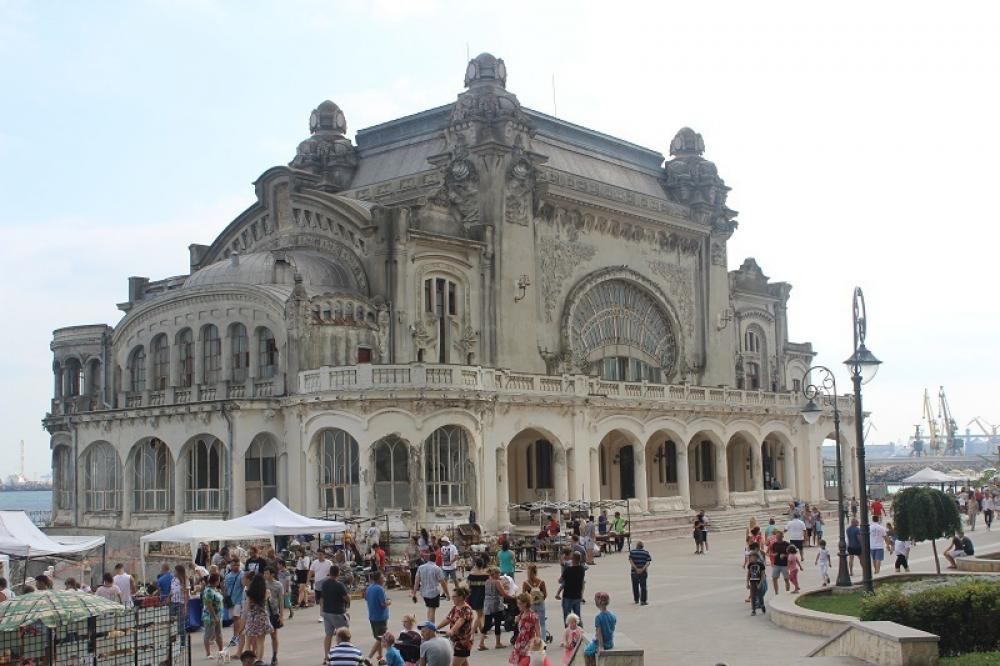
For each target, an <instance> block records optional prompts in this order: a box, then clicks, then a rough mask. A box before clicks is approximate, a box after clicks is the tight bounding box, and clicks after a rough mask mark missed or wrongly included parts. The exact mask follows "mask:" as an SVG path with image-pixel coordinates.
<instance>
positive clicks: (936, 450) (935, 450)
mask: <svg viewBox="0 0 1000 666" xmlns="http://www.w3.org/2000/svg"><path fill="white" fill-rule="evenodd" d="M922 420H923V421H925V422H926V423H927V437H928V444H929V445H930V451H929V453H930V454H931V455H939V454H940V453H941V441H940V440H939V439H938V424H937V419H936V418H935V417H934V409H933V408H932V407H931V394H930V392H929V391H928V390H927V389H924V414H923V417H922Z"/></svg>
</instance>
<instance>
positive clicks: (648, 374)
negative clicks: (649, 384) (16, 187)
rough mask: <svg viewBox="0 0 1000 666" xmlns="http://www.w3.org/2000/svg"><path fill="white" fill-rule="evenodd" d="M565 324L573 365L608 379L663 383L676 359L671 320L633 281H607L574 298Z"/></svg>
mask: <svg viewBox="0 0 1000 666" xmlns="http://www.w3.org/2000/svg"><path fill="white" fill-rule="evenodd" d="M567 317H568V319H567V320H566V324H565V325H566V326H568V327H569V330H568V333H569V338H570V345H571V346H572V351H573V357H574V359H575V361H574V363H575V364H576V365H578V366H580V369H581V370H586V371H590V372H592V373H594V374H598V375H600V376H602V377H604V378H606V379H612V380H627V381H642V380H646V381H653V382H659V381H662V380H663V375H666V376H667V378H669V377H670V375H671V374H672V373H673V371H674V369H675V367H676V364H677V357H678V346H677V337H676V332H675V330H674V326H673V324H672V323H671V319H670V317H669V315H668V314H667V312H666V310H665V309H664V307H663V306H662V305H661V304H660V302H659V301H658V299H657V298H656V297H655V296H654V295H653V294H652V293H651V292H650V291H649V290H647V289H645V288H643V287H642V286H640V285H639V284H637V283H635V282H633V281H632V280H626V279H620V278H616V279H607V280H603V281H601V282H598V283H597V284H595V285H593V286H592V287H590V288H589V289H587V290H586V291H584V292H583V293H582V294H580V295H579V296H578V297H574V299H573V301H572V304H571V307H570V309H569V310H568V314H567Z"/></svg>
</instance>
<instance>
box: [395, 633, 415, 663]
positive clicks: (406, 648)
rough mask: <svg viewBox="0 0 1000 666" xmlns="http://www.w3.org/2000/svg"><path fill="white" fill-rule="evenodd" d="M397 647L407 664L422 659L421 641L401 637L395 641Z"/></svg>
mask: <svg viewBox="0 0 1000 666" xmlns="http://www.w3.org/2000/svg"><path fill="white" fill-rule="evenodd" d="M393 645H395V647H396V649H397V650H399V654H400V656H401V657H403V661H404V662H406V663H407V664H416V663H417V662H418V661H420V643H414V642H412V641H408V640H405V639H402V638H401V639H399V640H397V641H396V642H395V643H393Z"/></svg>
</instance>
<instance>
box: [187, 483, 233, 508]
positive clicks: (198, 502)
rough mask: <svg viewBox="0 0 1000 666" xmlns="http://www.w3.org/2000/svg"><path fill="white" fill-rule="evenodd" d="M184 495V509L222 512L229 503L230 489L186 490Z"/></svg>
mask: <svg viewBox="0 0 1000 666" xmlns="http://www.w3.org/2000/svg"><path fill="white" fill-rule="evenodd" d="M184 495H185V496H184V499H185V503H184V509H185V510H186V511H190V512H200V511H205V512H210V513H221V512H223V511H225V510H226V509H227V507H228V504H229V502H228V499H229V491H228V490H226V489H225V488H201V489H198V490H186V491H184Z"/></svg>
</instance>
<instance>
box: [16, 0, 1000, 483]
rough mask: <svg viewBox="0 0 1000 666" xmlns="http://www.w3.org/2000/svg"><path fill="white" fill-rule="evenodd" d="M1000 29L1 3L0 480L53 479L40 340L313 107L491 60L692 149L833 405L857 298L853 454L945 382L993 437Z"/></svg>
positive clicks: (148, 263)
mask: <svg viewBox="0 0 1000 666" xmlns="http://www.w3.org/2000/svg"><path fill="white" fill-rule="evenodd" d="M963 7H964V9H961V10H960V9H959V8H963ZM997 34H1000V7H997V6H996V5H994V4H991V3H969V4H956V5H947V7H946V6H945V5H942V4H941V3H923V2H899V3H896V2H881V3H871V2H864V3H861V2H841V3H828V4H826V5H820V4H819V3H802V2H770V3H747V2H733V3H727V2H713V3H692V2H683V3H680V2H653V3H649V4H644V3H631V2H617V3H607V2H583V1H577V2H545V3H539V2H534V3H520V2H505V3H479V2H454V3H451V2H436V1H433V0H400V1H396V0H374V1H368V2H365V1H361V0H358V1H348V2H312V1H307V0H296V1H293V2H250V1H244V2H207V1H200V0H177V1H172V2H168V1H166V0H164V1H146V2H143V1H136V2H87V3H82V2H80V3H68V2H28V1H19V0H0V63H3V64H2V65H0V99H2V100H3V103H2V104H0V233H2V234H3V237H4V239H5V242H4V243H0V266H2V267H3V269H2V270H3V273H2V278H3V279H2V280H0V301H2V303H3V308H4V312H5V314H6V318H7V324H6V325H5V326H3V327H0V344H2V347H3V348H4V349H5V350H7V353H4V354H2V355H0V372H2V373H3V377H4V381H3V382H2V383H0V423H2V424H3V429H2V431H3V439H2V440H0V451H9V452H10V453H11V454H13V455H9V456H0V475H6V474H9V473H13V472H14V471H16V469H17V462H16V460H17V459H16V453H15V452H16V451H17V445H18V442H19V440H24V441H25V444H26V448H27V453H26V460H27V462H26V468H27V469H26V471H27V472H28V474H29V476H37V475H39V474H41V473H44V472H46V471H48V468H49V466H50V454H49V449H48V435H47V434H46V433H45V432H44V430H43V429H42V428H41V419H42V417H43V416H44V414H45V412H46V411H47V409H48V407H49V400H50V399H51V393H52V376H51V352H50V350H49V343H50V341H51V333H52V330H53V329H56V328H59V327H61V326H66V325H73V324H85V323H109V324H114V323H116V322H117V321H118V320H119V318H120V317H121V314H122V313H121V312H119V311H118V310H117V309H116V307H115V304H116V303H118V302H121V301H123V300H125V298H126V293H127V292H126V284H127V278H128V277H129V276H131V275H142V276H148V277H150V278H152V279H157V278H161V277H165V276H168V275H178V274H183V273H186V272H187V265H188V253H187V246H188V245H189V244H190V243H210V242H211V241H212V240H213V239H214V238H215V236H216V235H217V234H218V233H219V232H220V231H221V230H222V229H223V228H224V227H225V226H226V224H228V223H229V222H230V221H231V220H232V219H233V218H234V217H235V216H236V215H237V214H238V213H239V212H240V211H242V210H243V209H244V208H246V207H247V206H248V205H249V204H250V203H252V201H253V189H252V186H251V183H252V182H253V181H254V180H255V179H256V178H257V176H258V175H260V174H261V173H262V172H263V171H264V170H265V169H267V168H268V167H270V166H272V165H276V164H285V163H287V162H288V161H289V160H290V159H291V158H292V156H293V155H294V152H295V146H296V145H297V143H298V142H299V141H301V140H302V139H304V138H305V137H306V136H307V135H308V116H309V112H310V111H311V110H312V109H313V108H314V107H315V106H316V105H317V104H318V103H319V102H320V101H322V100H324V99H328V98H329V99H332V100H334V101H335V102H337V103H338V104H339V105H340V106H341V108H342V109H343V110H344V113H345V115H346V117H347V123H348V130H349V132H348V133H349V135H350V136H353V133H354V132H355V131H356V130H357V129H359V128H362V127H367V126H370V125H373V124H376V123H379V122H383V121H386V120H390V119H393V118H397V117H400V116H403V115H407V114H411V113H415V112H417V111H421V110H424V109H427V108H431V107H434V106H438V105H440V104H445V103H449V102H451V101H453V100H454V99H455V96H456V95H457V94H458V93H459V92H461V90H462V81H463V76H464V72H465V64H466V61H467V59H468V56H469V55H471V56H475V55H476V54H477V53H480V52H482V51H489V52H491V53H493V54H495V55H497V56H498V57H501V58H503V59H504V61H505V62H506V65H507V70H508V80H507V87H508V89H509V90H511V91H512V92H514V93H515V94H516V95H517V96H518V98H519V99H520V101H521V103H522V104H523V105H525V106H528V107H530V108H533V109H537V110H539V111H542V112H545V113H550V114H551V113H554V112H555V113H557V115H558V116H559V117H560V118H563V119H565V120H568V121H570V122H573V123H577V124H580V125H584V126H586V127H590V128H593V129H596V130H599V131H601V132H605V133H607V134H611V135H614V136H618V137H621V138H623V139H626V140H628V141H632V142H634V143H637V144H640V145H643V146H647V147H649V148H653V149H656V150H659V151H661V152H664V153H666V152H667V150H668V148H669V143H670V139H671V138H672V137H673V135H674V133H675V132H676V131H677V130H678V129H679V128H680V127H682V126H685V125H689V126H691V127H693V128H695V129H696V130H697V131H698V132H700V133H701V134H702V135H703V137H704V139H705V143H706V146H707V150H706V154H705V156H706V157H707V158H708V159H711V160H713V161H714V162H715V163H716V164H717V165H718V168H719V172H720V174H721V175H722V176H723V178H725V180H726V182H727V184H728V185H729V186H730V187H732V192H731V193H730V198H729V205H730V206H731V207H732V208H735V209H737V210H739V211H740V215H739V218H738V219H739V222H740V226H739V229H738V230H737V232H736V234H735V235H734V236H733V238H732V240H731V241H730V243H729V263H730V268H731V269H735V268H737V267H738V266H739V265H740V263H742V260H743V258H745V257H748V256H753V257H755V258H756V259H757V261H758V263H759V264H760V266H761V267H762V268H763V270H764V272H765V273H766V274H767V275H768V276H770V277H771V278H772V280H776V281H779V280H780V281H787V282H790V283H791V284H792V285H793V290H792V292H791V299H790V303H789V319H790V336H791V339H792V340H794V341H811V342H812V343H813V344H814V346H815V349H816V350H818V352H819V355H818V357H817V359H816V361H817V362H818V363H823V364H826V365H829V366H830V367H831V368H832V369H833V370H834V371H835V372H836V374H837V380H838V385H839V389H840V391H841V392H842V393H846V392H849V379H848V376H847V373H846V370H845V369H844V366H843V365H842V361H843V360H844V359H845V358H847V357H848V356H849V355H850V354H851V351H852V349H851V345H852V340H851V296H852V291H853V288H854V287H855V286H861V287H862V288H863V289H864V293H865V296H866V299H867V305H868V315H869V331H868V346H869V348H870V349H871V350H872V351H873V352H874V353H875V355H876V356H878V357H879V358H880V359H881V360H882V361H883V362H884V363H883V366H882V368H881V370H880V371H879V373H878V375H877V377H875V378H874V379H873V381H872V382H871V383H869V384H867V385H866V386H865V388H864V405H865V408H866V410H870V411H871V413H872V416H871V421H872V423H873V424H874V429H873V431H872V434H871V436H870V439H869V441H875V442H885V441H891V440H901V441H902V440H905V438H906V437H907V436H908V435H909V434H910V433H912V431H913V425H914V424H915V423H917V422H918V420H919V418H920V414H921V401H922V396H923V391H924V389H925V388H927V389H930V390H931V393H932V395H936V393H937V390H938V387H939V386H944V387H945V389H946V391H947V394H948V397H949V402H950V404H951V408H952V411H953V412H954V414H955V416H956V420H957V421H958V423H959V425H960V427H962V428H963V429H964V427H965V424H966V423H968V421H970V420H971V419H972V418H973V417H974V416H980V417H982V418H984V419H986V420H987V421H989V422H992V423H1000V406H998V405H997V401H996V399H995V395H996V393H995V391H994V388H995V387H996V385H997V377H998V374H1000V373H998V370H1000V355H998V354H997V353H996V352H995V350H993V349H992V347H993V346H994V344H995V343H996V341H997V340H998V337H1000V336H998V331H1000V306H998V299H997V293H996V278H995V275H996V268H995V267H996V263H997V258H998V254H997V250H998V243H997V241H998V239H1000V233H998V231H997V226H996V218H997V214H996V212H995V211H993V212H991V211H990V210H985V209H984V208H988V206H987V204H989V203H990V201H991V194H990V193H991V192H993V191H994V190H995V184H996V181H997V175H998V174H997V167H996V162H995V160H996V159H997V155H1000V129H998V123H997V118H998V117H1000V113H998V109H997V99H998V97H997V81H998V80H1000V40H998V39H997V38H996V35H997Z"/></svg>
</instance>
